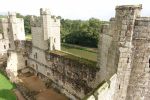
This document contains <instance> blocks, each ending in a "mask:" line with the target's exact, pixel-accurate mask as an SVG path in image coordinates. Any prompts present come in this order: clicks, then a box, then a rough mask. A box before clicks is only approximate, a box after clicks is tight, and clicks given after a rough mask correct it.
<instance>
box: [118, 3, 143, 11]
mask: <svg viewBox="0 0 150 100" xmlns="http://www.w3.org/2000/svg"><path fill="white" fill-rule="evenodd" d="M134 9H142V4H139V5H120V6H116V10H134Z"/></svg>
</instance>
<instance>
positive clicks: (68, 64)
mask: <svg viewBox="0 0 150 100" xmlns="http://www.w3.org/2000/svg"><path fill="white" fill-rule="evenodd" d="M32 48H34V49H32V54H30V57H29V59H28V66H29V67H31V68H32V69H34V72H35V73H36V74H38V73H41V74H43V75H44V76H45V77H48V78H49V79H50V80H52V81H53V83H54V84H56V85H57V86H58V87H57V88H58V89H59V90H60V91H61V92H62V93H64V94H66V95H67V96H68V97H70V98H72V99H75V98H76V99H79V98H80V99H81V98H83V97H84V96H85V95H86V94H87V93H89V92H90V91H91V90H92V89H94V88H95V86H94V84H90V83H92V82H93V81H95V78H96V72H98V71H99V69H98V68H97V67H96V64H95V65H93V66H91V65H90V64H86V63H83V62H80V61H78V60H72V59H69V58H66V57H65V56H63V55H59V53H58V52H57V53H52V52H51V53H48V52H47V53H46V51H43V50H41V49H39V48H35V47H32ZM59 52H61V51H59ZM35 53H37V54H38V55H37V57H35ZM64 54H65V53H64Z"/></svg>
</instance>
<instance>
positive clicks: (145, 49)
mask: <svg viewBox="0 0 150 100" xmlns="http://www.w3.org/2000/svg"><path fill="white" fill-rule="evenodd" d="M149 39H150V18H149V17H140V18H136V20H135V26H134V34H133V46H134V49H133V64H132V70H131V77H130V81H129V86H128V91H127V98H126V100H133V99H134V100H149V99H150V95H149V94H150V92H149V91H150V87H149V84H150V79H149V76H150V73H149V72H150V40H149Z"/></svg>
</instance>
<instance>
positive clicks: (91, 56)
mask: <svg viewBox="0 0 150 100" xmlns="http://www.w3.org/2000/svg"><path fill="white" fill-rule="evenodd" d="M61 50H62V51H65V52H69V53H72V54H74V55H77V56H80V57H82V58H86V59H88V60H92V61H97V51H96V49H95V48H94V50H93V49H92V48H86V47H81V46H76V45H75V46H74V45H70V44H62V45H61Z"/></svg>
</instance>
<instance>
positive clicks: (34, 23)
mask: <svg viewBox="0 0 150 100" xmlns="http://www.w3.org/2000/svg"><path fill="white" fill-rule="evenodd" d="M30 24H31V27H41V17H37V16H31V19H30Z"/></svg>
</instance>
